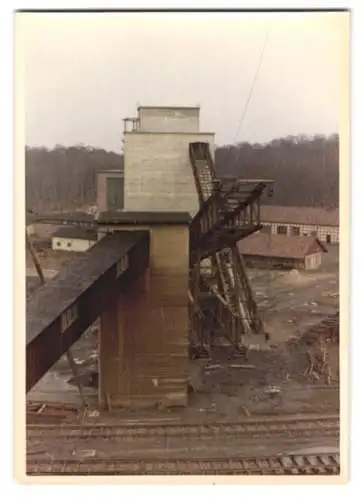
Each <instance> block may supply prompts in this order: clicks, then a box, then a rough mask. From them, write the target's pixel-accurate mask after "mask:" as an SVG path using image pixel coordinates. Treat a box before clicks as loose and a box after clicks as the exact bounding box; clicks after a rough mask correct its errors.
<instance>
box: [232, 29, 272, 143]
mask: <svg viewBox="0 0 364 500" xmlns="http://www.w3.org/2000/svg"><path fill="white" fill-rule="evenodd" d="M268 33H269V31H268V29H267V30H266V33H265V39H264V43H263V47H262V51H261V53H260V57H259V61H258V65H257V69H256V71H255V75H254V78H253V81H252V84H251V87H250V91H249V95H248V98H247V100H246V103H245V106H244V109H243V112H242V114H241V117H240V121H239V125H238V129H237V131H236V136H235V141H234V142H236V141H237V140H238V137H239V133H240V129H241V125H242V123H243V120H244V118H245V116H246V114H247V111H248V107H249V103H250V100H251V98H252V95H253V92H254V87H255V84H256V82H257V79H258V75H259V71H260V68H261V66H262V62H263V57H264V53H265V49H266V47H267V42H268Z"/></svg>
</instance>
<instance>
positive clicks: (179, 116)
mask: <svg viewBox="0 0 364 500" xmlns="http://www.w3.org/2000/svg"><path fill="white" fill-rule="evenodd" d="M138 113H139V119H140V131H141V132H198V131H199V115H200V109H199V108H143V107H142V108H139V110H138Z"/></svg>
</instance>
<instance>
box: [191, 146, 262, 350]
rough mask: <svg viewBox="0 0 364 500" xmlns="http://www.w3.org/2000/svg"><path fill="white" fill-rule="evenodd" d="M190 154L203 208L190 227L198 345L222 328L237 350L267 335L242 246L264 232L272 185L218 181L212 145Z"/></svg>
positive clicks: (193, 312) (193, 318)
mask: <svg viewBox="0 0 364 500" xmlns="http://www.w3.org/2000/svg"><path fill="white" fill-rule="evenodd" d="M189 154H190V161H191V166H192V170H193V175H194V179H195V183H196V189H197V193H198V197H199V203H200V210H199V212H198V213H197V214H196V215H195V217H194V219H193V221H192V223H191V228H190V258H191V286H190V294H189V296H190V303H191V305H192V304H193V307H192V306H191V309H190V310H191V329H193V330H194V334H193V337H194V342H196V341H197V342H200V343H201V344H205V345H206V344H210V342H211V336H212V331H211V330H213V329H216V328H218V329H220V331H221V333H223V334H224V335H225V336H226V337H227V338H228V339H229V341H230V342H231V343H232V344H234V345H235V346H238V345H239V344H240V342H241V336H242V335H244V334H251V333H264V331H263V330H264V328H263V324H262V321H261V320H260V317H259V314H258V309H257V306H256V302H255V300H254V295H253V291H252V289H251V286H250V283H249V279H248V276H247V273H246V269H245V265H244V261H243V257H242V256H241V254H240V252H239V251H238V248H237V242H238V241H239V240H241V239H242V238H244V237H246V236H248V235H250V234H252V233H253V232H255V231H257V230H259V229H260V228H261V223H260V210H259V208H260V205H259V199H260V196H261V194H262V193H263V191H264V189H265V188H266V187H267V185H268V184H269V183H270V181H261V180H237V179H235V178H223V179H218V178H217V177H216V173H215V169H214V162H213V159H212V157H211V153H210V149H209V144H208V143H202V142H195V143H190V145H189ZM201 262H203V265H202V264H201ZM201 270H205V273H203V272H202V271H201ZM206 271H209V272H206ZM206 274H207V275H206ZM206 325H208V326H207V327H206ZM206 329H207V330H209V329H210V331H207V330H206Z"/></svg>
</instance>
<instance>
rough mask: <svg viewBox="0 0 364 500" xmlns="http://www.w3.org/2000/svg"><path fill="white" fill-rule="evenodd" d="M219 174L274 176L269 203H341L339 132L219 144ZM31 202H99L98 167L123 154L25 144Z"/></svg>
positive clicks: (56, 205)
mask: <svg viewBox="0 0 364 500" xmlns="http://www.w3.org/2000/svg"><path fill="white" fill-rule="evenodd" d="M215 157H216V171H217V174H218V175H219V176H231V175H234V176H237V177H242V178H255V179H258V178H265V179H267V178H268V179H273V180H274V181H275V185H274V196H273V197H272V198H267V199H265V200H264V203H272V204H276V205H299V206H323V207H337V206H338V202H339V138H338V136H337V135H331V136H329V137H324V136H319V135H316V136H314V137H307V136H289V137H285V138H281V139H275V140H273V141H271V142H269V143H266V144H259V143H254V144H252V143H248V142H243V143H240V144H238V145H234V146H233V145H227V146H223V147H219V148H217V150H216V156H215ZM25 168H26V204H27V207H28V208H31V209H35V210H38V211H40V210H42V211H45V210H47V211H48V210H60V209H65V210H70V209H76V208H84V207H86V206H88V205H93V204H95V203H96V177H97V172H99V171H102V170H107V169H119V168H120V169H121V168H123V156H122V155H121V154H117V153H114V152H110V151H105V150H104V149H98V148H93V147H88V146H84V145H77V146H72V147H63V146H56V147H55V148H54V149H46V148H38V147H26V150H25Z"/></svg>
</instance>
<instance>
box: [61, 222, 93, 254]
mask: <svg viewBox="0 0 364 500" xmlns="http://www.w3.org/2000/svg"><path fill="white" fill-rule="evenodd" d="M97 241H98V238H97V232H96V231H93V230H89V229H85V228H82V227H61V228H60V229H58V230H57V231H56V232H55V233H54V234H53V235H52V250H63V251H66V252H86V251H87V250H89V249H90V248H91V247H93V246H94V245H95V244H96V243H97Z"/></svg>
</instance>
